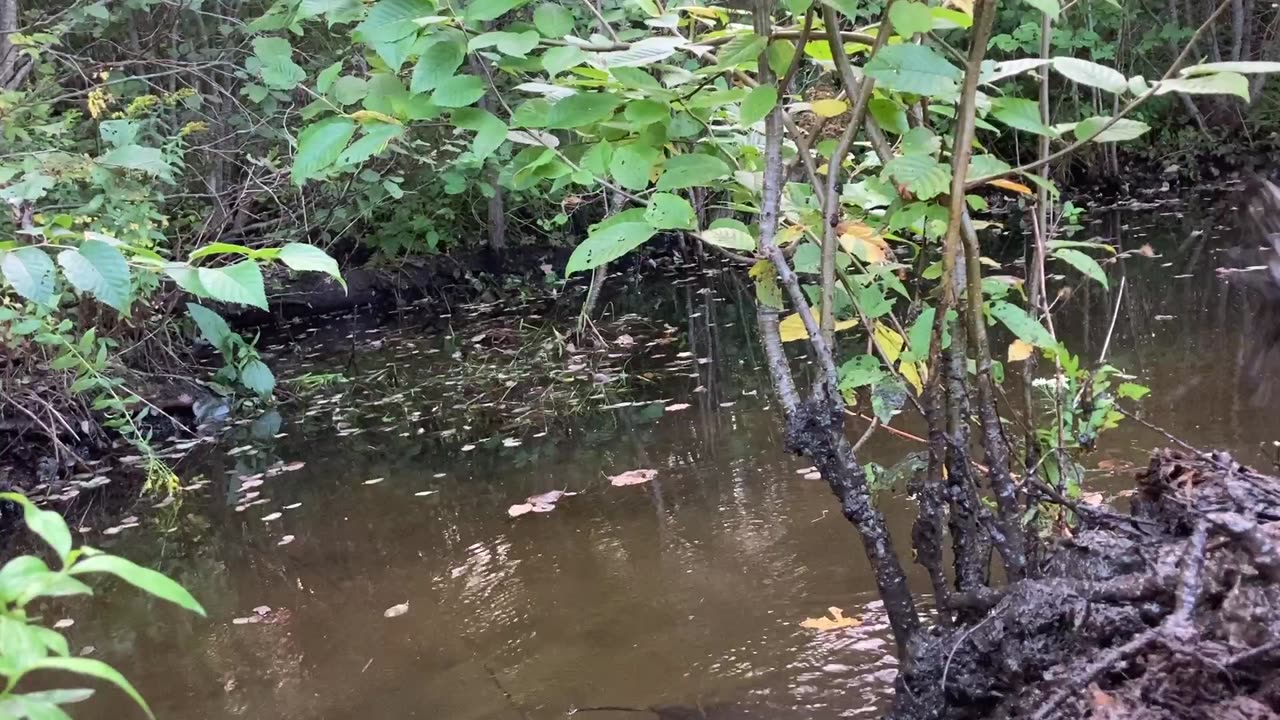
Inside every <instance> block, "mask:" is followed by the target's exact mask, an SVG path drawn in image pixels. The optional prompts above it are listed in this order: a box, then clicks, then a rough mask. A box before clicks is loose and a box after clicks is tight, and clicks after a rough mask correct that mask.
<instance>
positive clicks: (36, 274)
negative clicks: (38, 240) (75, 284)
mask: <svg viewBox="0 0 1280 720" xmlns="http://www.w3.org/2000/svg"><path fill="white" fill-rule="evenodd" d="M0 273H3V274H4V279H5V280H8V281H9V285H10V287H12V288H13V291H14V292H16V293H18V294H19V295H21V296H22V297H24V298H26V299H28V300H30V301H31V302H34V303H39V304H41V305H48V304H49V303H50V302H52V301H53V297H54V296H53V273H54V267H53V261H52V260H50V259H49V256H48V255H47V254H46V253H45V252H44V251H43V250H41V249H39V248H34V247H22V248H18V249H17V250H12V251H10V252H5V253H0Z"/></svg>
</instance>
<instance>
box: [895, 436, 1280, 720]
mask: <svg viewBox="0 0 1280 720" xmlns="http://www.w3.org/2000/svg"><path fill="white" fill-rule="evenodd" d="M1137 484H1138V495H1137V496H1136V498H1135V500H1134V503H1133V510H1132V514H1131V517H1130V519H1131V520H1132V521H1133V522H1132V524H1129V525H1125V524H1124V523H1122V522H1118V520H1119V516H1118V515H1117V514H1115V513H1088V514H1084V515H1082V516H1081V527H1080V528H1079V529H1078V532H1077V533H1076V535H1075V537H1073V538H1070V539H1067V540H1064V541H1061V542H1059V543H1058V545H1057V547H1056V548H1055V549H1054V550H1053V551H1052V552H1051V553H1049V554H1048V556H1047V557H1046V558H1045V560H1044V561H1043V562H1042V563H1041V564H1040V565H1039V566H1038V567H1037V568H1034V570H1036V572H1035V573H1033V574H1032V577H1030V578H1028V579H1026V580H1021V581H1018V582H1015V583H1012V584H1010V585H1008V586H1007V587H1004V588H1001V589H991V588H985V589H981V590H977V591H971V592H967V593H952V594H951V597H950V602H949V604H950V606H951V607H952V608H954V609H963V610H965V611H966V612H965V614H964V615H963V617H965V618H966V619H967V620H968V621H967V622H966V623H965V624H963V625H956V626H953V627H941V626H939V627H935V628H932V629H931V630H929V631H926V632H921V633H919V634H918V635H917V637H916V641H915V643H914V646H913V648H912V654H911V656H912V661H913V662H911V663H909V664H907V665H906V667H907V668H908V669H907V670H905V671H904V672H903V674H902V676H901V677H900V678H899V679H898V685H899V692H898V693H897V700H896V704H895V707H894V708H893V710H892V713H891V717H893V718H895V719H896V720H924V719H926V718H928V719H935V718H937V719H943V718H945V719H948V720H953V719H954V720H959V719H968V718H973V719H976V718H1034V720H1065V719H1074V718H1106V719H1108V720H1122V719H1123V720H1164V719H1169V720H1173V719H1175V718H1176V719H1178V720H1182V719H1184V718H1185V719H1187V720H1190V719H1191V718H1197V719H1199V718H1230V719H1231V720H1259V719H1262V718H1267V719H1273V718H1274V719H1275V720H1280V663H1278V662H1277V659H1278V658H1280V583H1278V582H1277V580H1280V480H1278V479H1276V478H1272V477H1269V476H1266V475H1262V474H1259V473H1257V472H1255V471H1253V470H1251V469H1249V468H1247V467H1244V466H1242V465H1240V464H1238V463H1236V462H1235V461H1234V460H1232V459H1231V457H1230V456H1228V455H1225V454H1221V453H1209V454H1193V453H1184V452H1181V451H1172V450H1166V451H1162V452H1160V453H1157V454H1156V455H1155V456H1154V457H1153V459H1152V462H1151V465H1150V467H1149V468H1148V469H1147V470H1146V471H1144V472H1143V473H1141V474H1140V475H1139V476H1138V478H1137Z"/></svg>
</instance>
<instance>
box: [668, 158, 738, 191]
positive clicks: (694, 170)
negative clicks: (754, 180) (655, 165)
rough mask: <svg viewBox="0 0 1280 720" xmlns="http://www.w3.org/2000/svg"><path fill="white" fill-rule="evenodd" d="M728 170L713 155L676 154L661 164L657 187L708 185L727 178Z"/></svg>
mask: <svg viewBox="0 0 1280 720" xmlns="http://www.w3.org/2000/svg"><path fill="white" fill-rule="evenodd" d="M729 172H730V171H729V166H728V165H726V164H725V162H724V161H723V160H721V159H720V158H718V157H715V156H714V155H705V154H702V153H690V154H687V155H676V156H675V157H672V158H670V159H668V160H667V162H666V164H665V165H664V166H663V168H662V176H661V177H659V178H658V189H659V190H680V189H682V188H689V187H698V186H702V185H709V184H711V183H712V182H714V181H716V180H723V179H726V178H728V176H729Z"/></svg>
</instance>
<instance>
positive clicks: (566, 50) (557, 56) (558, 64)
mask: <svg viewBox="0 0 1280 720" xmlns="http://www.w3.org/2000/svg"><path fill="white" fill-rule="evenodd" d="M586 61H587V53H586V52H584V51H583V50H582V48H580V47H578V46H576V45H565V46H563V47H553V48H549V49H548V50H547V51H546V52H544V53H542V69H543V70H546V71H547V75H549V76H551V77H555V76H556V75H559V74H560V73H562V72H564V71H565V70H568V69H569V68H571V67H577V66H578V65H581V64H582V63H584V62H586Z"/></svg>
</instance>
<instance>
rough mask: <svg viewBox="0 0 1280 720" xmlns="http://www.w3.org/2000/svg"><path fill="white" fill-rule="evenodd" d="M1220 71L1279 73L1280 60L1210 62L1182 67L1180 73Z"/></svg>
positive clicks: (1191, 73)
mask: <svg viewBox="0 0 1280 720" xmlns="http://www.w3.org/2000/svg"><path fill="white" fill-rule="evenodd" d="M1220 72H1233V73H1240V74H1241V75H1255V74H1262V73H1280V62H1267V61H1262V60H1242V61H1236V62H1211V63H1203V64H1201V65H1192V66H1191V67H1185V68H1182V70H1180V71H1179V74H1180V75H1184V76H1187V75H1208V74H1212V73H1220Z"/></svg>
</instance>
